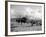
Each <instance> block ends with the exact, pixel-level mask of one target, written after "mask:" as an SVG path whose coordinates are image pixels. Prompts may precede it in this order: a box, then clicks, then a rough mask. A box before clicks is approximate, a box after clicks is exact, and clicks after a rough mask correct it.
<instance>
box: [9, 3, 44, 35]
mask: <svg viewBox="0 0 46 37" xmlns="http://www.w3.org/2000/svg"><path fill="white" fill-rule="evenodd" d="M35 33H44V3H43V4H41V3H32V2H31V3H27V2H26V3H24V2H8V35H19V34H35Z"/></svg>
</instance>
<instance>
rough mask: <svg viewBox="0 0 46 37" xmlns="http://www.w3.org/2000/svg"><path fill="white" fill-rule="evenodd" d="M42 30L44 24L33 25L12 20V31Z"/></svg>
mask: <svg viewBox="0 0 46 37" xmlns="http://www.w3.org/2000/svg"><path fill="white" fill-rule="evenodd" d="M40 30H42V26H40V25H38V26H36V24H34V25H33V26H31V23H28V24H27V23H22V24H21V23H17V22H12V23H11V31H12V32H20V31H21V32H22V31H40Z"/></svg>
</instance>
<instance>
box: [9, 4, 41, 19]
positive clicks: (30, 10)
mask: <svg viewBox="0 0 46 37" xmlns="http://www.w3.org/2000/svg"><path fill="white" fill-rule="evenodd" d="M41 9H42V7H41V6H34V5H11V6H10V13H11V17H17V16H28V17H29V18H40V19H41V18H42V10H41Z"/></svg>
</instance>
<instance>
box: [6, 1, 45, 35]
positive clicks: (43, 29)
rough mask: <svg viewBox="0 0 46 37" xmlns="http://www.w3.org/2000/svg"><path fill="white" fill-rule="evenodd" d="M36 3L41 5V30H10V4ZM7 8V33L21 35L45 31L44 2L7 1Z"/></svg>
mask: <svg viewBox="0 0 46 37" xmlns="http://www.w3.org/2000/svg"><path fill="white" fill-rule="evenodd" d="M11 4H12V5H13V4H14V5H37V6H42V31H28V32H11V31H10V25H11V24H10V5H11ZM7 8H8V9H7V10H8V18H7V19H8V22H7V24H8V25H7V30H6V31H7V35H23V34H32V35H33V34H37V33H45V26H44V22H45V20H44V19H45V18H44V17H45V16H44V13H45V10H44V3H42V4H41V3H33V2H30V3H29V2H25V3H24V2H16V1H15V2H7Z"/></svg>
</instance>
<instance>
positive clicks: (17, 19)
mask: <svg viewBox="0 0 46 37" xmlns="http://www.w3.org/2000/svg"><path fill="white" fill-rule="evenodd" d="M12 21H13V22H17V23H21V25H22V23H27V24H28V23H31V26H33V24H36V26H38V25H40V26H41V25H42V20H33V19H31V20H28V19H27V18H26V17H22V18H14V19H11V22H12Z"/></svg>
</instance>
